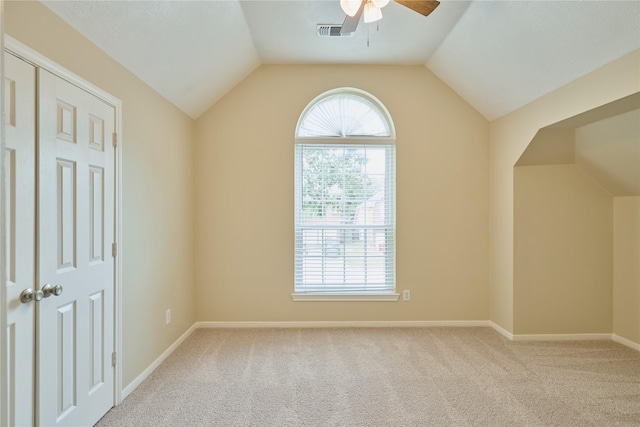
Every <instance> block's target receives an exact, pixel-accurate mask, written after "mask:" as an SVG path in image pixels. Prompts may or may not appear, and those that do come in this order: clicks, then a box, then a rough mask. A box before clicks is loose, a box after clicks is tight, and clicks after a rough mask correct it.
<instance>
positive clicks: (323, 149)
mask: <svg viewBox="0 0 640 427" xmlns="http://www.w3.org/2000/svg"><path fill="white" fill-rule="evenodd" d="M395 211H396V209H395V129H394V127H393V122H392V120H391V116H390V115H389V112H388V111H387V109H386V108H385V107H384V105H382V103H381V102H380V101H378V100H377V99H376V98H375V97H373V96H372V95H370V94H368V93H366V92H364V91H360V90H357V89H352V88H341V89H334V90H331V91H329V92H326V93H324V94H322V95H320V96H318V97H317V98H316V99H314V100H313V101H311V103H309V105H308V106H307V107H306V108H305V109H304V111H303V112H302V114H301V116H300V119H299V121H298V126H297V128H296V145H295V293H294V295H293V297H294V299H296V300H303V299H318V298H321V299H325V298H326V299H351V298H356V299H375V300H380V299H382V300H384V299H391V300H396V299H397V294H396V293H395V236H396V219H395Z"/></svg>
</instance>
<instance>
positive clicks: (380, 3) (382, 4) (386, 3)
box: [371, 0, 390, 9]
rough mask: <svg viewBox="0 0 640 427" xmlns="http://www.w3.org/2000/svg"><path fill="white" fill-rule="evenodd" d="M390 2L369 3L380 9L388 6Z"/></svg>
mask: <svg viewBox="0 0 640 427" xmlns="http://www.w3.org/2000/svg"><path fill="white" fill-rule="evenodd" d="M389 1H390V0H371V2H372V3H373V4H374V5H376V7H378V8H379V9H382V8H383V7H385V6H386V5H388V4H389Z"/></svg>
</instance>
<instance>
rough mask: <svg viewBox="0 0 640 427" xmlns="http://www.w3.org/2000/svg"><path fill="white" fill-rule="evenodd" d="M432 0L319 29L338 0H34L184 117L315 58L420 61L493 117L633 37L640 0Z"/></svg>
mask: <svg viewBox="0 0 640 427" xmlns="http://www.w3.org/2000/svg"><path fill="white" fill-rule="evenodd" d="M441 1H442V3H441V5H440V6H439V7H438V8H437V9H436V10H435V11H434V12H433V13H432V14H431V15H430V16H428V17H426V18H425V17H422V16H420V15H418V14H416V13H414V12H412V11H410V10H409V9H406V8H404V7H403V6H401V5H399V4H397V3H394V2H391V3H390V4H389V5H388V6H387V7H385V8H384V10H383V14H384V17H383V19H382V21H380V25H379V28H376V25H375V24H372V25H364V24H363V23H361V24H360V26H359V27H358V30H357V31H356V34H355V36H354V37H353V38H345V37H341V38H330V39H327V38H319V37H316V24H340V23H341V22H342V21H343V19H344V14H343V13H342V11H341V9H340V6H339V1H338V0H314V1H305V0H254V1H247V0H208V1H185V0H171V1H169V0H154V1H98V0H95V1H86V0H77V1H57V0H56V1H43V3H44V4H45V5H46V6H47V7H48V8H50V9H51V10H52V11H53V12H55V13H56V14H58V15H59V16H60V17H61V18H62V19H64V20H65V21H66V22H67V23H69V24H70V25H71V26H73V27H75V28H76V29H77V30H78V31H80V32H81V33H82V34H84V35H85V36H86V37H87V38H88V39H90V40H91V41H93V42H94V43H95V44H96V45H98V46H99V47H100V48H101V49H102V50H104V51H105V52H106V53H107V54H109V55H110V56H112V57H113V58H114V59H115V60H117V61H118V62H120V63H121V64H122V65H123V66H125V67H126V68H128V69H129V70H130V71H131V72H133V73H134V74H135V75H137V76H138V77H139V78H140V79H142V80H143V81H145V82H146V83H147V84H149V85H150V86H151V87H153V88H154V89H155V90H156V91H157V92H159V93H160V94H161V95H163V96H164V97H165V98H167V99H168V100H169V101H171V102H172V103H173V104H175V105H176V106H177V107H178V108H180V109H181V110H183V111H184V112H185V113H187V114H188V115H190V116H191V117H193V118H197V117H199V116H200V115H201V114H202V113H204V112H205V111H206V110H208V109H209V108H210V107H211V106H212V105H213V104H214V103H215V102H217V101H218V100H219V99H220V98H221V97H222V96H224V94H225V93H227V92H228V91H229V90H230V89H231V88H233V87H234V86H235V85H236V84H238V83H239V82H240V81H242V80H243V79H244V78H245V77H246V76H247V75H248V74H250V73H251V72H252V71H253V70H254V69H256V68H257V67H258V66H260V64H300V63H315V64H419V65H425V66H427V67H428V68H429V69H431V70H432V71H433V72H434V73H435V74H437V75H438V76H439V77H440V78H441V79H442V80H443V81H444V82H445V83H447V84H448V85H449V86H450V87H451V88H452V89H453V90H455V91H456V92H457V93H458V94H460V95H461V96H462V97H463V98H464V99H465V100H467V102H469V103H470V104H471V105H473V106H474V107H475V108H476V109H477V110H478V111H479V112H480V113H482V114H483V115H484V116H485V117H486V118H487V119H489V120H493V119H496V118H498V117H500V116H502V115H504V114H507V113H509V112H511V111H513V110H515V109H517V108H519V107H521V106H523V105H525V104H527V103H528V102H530V101H533V100H534V99H536V98H538V97H540V96H542V95H544V94H546V93H548V92H551V91H553V90H554V89H556V88H558V87H560V86H562V85H564V84H566V83H568V82H570V81H572V80H574V79H576V78H577V77H580V76H582V75H584V74H587V73H589V72H590V71H592V70H594V69H596V68H598V67H600V66H602V65H604V64H606V63H608V62H611V61H612V60H614V59H616V58H618V57H620V56H622V55H624V54H626V53H628V52H630V51H632V50H634V49H638V48H640V0H627V1H613V0H608V1H607V0H604V1H586V0H585V1H565V0H562V1H561V0H558V1H520V0H509V1H507V0H503V1H482V0H476V1H473V2H471V3H470V2H468V1H457V0H441ZM367 39H369V43H368V44H369V46H367Z"/></svg>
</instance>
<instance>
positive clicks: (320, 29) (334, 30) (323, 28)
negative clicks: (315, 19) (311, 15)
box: [316, 24, 353, 37]
mask: <svg viewBox="0 0 640 427" xmlns="http://www.w3.org/2000/svg"><path fill="white" fill-rule="evenodd" d="M341 29H342V25H340V24H318V26H317V27H316V34H317V35H318V37H353V33H347V34H340V30H341Z"/></svg>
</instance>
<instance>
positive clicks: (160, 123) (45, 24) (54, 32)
mask: <svg viewBox="0 0 640 427" xmlns="http://www.w3.org/2000/svg"><path fill="white" fill-rule="evenodd" d="M5 30H6V32H7V33H8V35H10V36H11V37H14V38H15V39H17V40H18V41H20V42H22V43H24V44H26V45H28V46H29V47H31V48H32V49H34V50H36V51H38V52H40V53H41V54H42V55H44V56H46V57H48V58H50V59H52V60H54V61H56V62H57V63H59V64H60V65H62V66H63V67H65V68H67V69H69V70H70V71H72V72H74V73H76V74H78V75H79V76H80V77H82V78H84V79H85V80H87V81H89V82H91V83H93V84H94V85H96V86H98V87H100V88H101V89H103V90H105V91H107V92H109V93H111V94H112V95H114V96H116V97H118V98H120V99H121V100H122V105H123V110H122V111H123V123H122V136H123V144H122V149H123V159H124V160H123V162H124V164H123V171H122V175H123V194H122V200H123V218H122V226H123V235H124V237H123V242H122V245H121V249H122V251H121V261H122V266H123V282H122V289H123V354H122V362H123V385H124V386H126V385H127V384H129V383H130V382H131V381H132V380H133V379H135V378H136V377H137V376H138V375H139V374H140V373H142V371H144V370H145V369H146V368H147V367H148V366H149V365H150V364H151V363H152V362H153V361H154V360H155V359H156V358H158V357H159V356H160V355H161V354H162V352H164V351H165V350H166V349H167V348H168V347H169V346H170V345H171V344H172V343H173V342H174V341H175V340H176V339H177V338H178V337H180V335H181V334H182V333H184V332H185V331H186V330H187V329H188V328H189V327H190V326H191V325H193V323H194V321H195V310H194V286H193V283H194V279H193V237H192V235H193V228H192V222H193V221H192V219H193V209H192V205H193V173H192V169H191V166H192V163H193V147H192V141H193V131H194V122H193V120H192V119H190V118H189V117H188V116H186V115H185V114H183V113H182V112H180V111H179V110H178V109H177V108H176V107H174V106H173V105H171V104H170V103H169V102H167V101H166V100H165V99H164V98H162V97H161V96H160V95H158V94H157V93H156V92H154V91H153V90H152V89H151V88H150V87H148V86H147V85H145V84H144V83H143V82H142V81H140V80H139V79H137V78H136V77H135V76H133V75H132V74H131V73H130V72H128V71H127V70H126V69H124V68H123V67H122V66H120V65H119V64H118V63H116V62H115V61H114V60H112V59H111V58H109V57H108V56H107V55H106V54H105V53H104V52H102V51H101V50H99V49H98V48H97V47H96V46H95V45H93V44H92V43H90V42H89V41H88V40H87V39H85V38H83V37H82V36H80V35H79V34H78V33H77V32H76V31H74V30H73V29H71V28H70V27H69V26H68V25H66V24H65V23H64V22H63V21H62V20H60V19H59V18H58V17H57V16H56V15H54V14H53V13H51V12H50V11H49V10H48V9H47V8H46V7H44V6H43V5H42V4H41V3H39V2H35V1H23V2H12V1H8V2H5ZM167 308H171V309H172V315H173V316H172V323H171V324H170V325H168V326H165V322H164V319H165V310H166V309H167Z"/></svg>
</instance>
